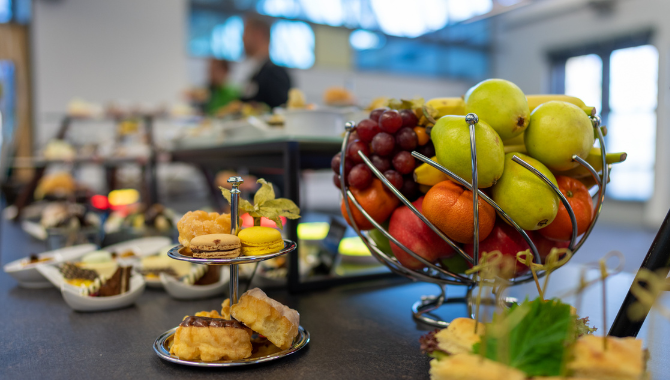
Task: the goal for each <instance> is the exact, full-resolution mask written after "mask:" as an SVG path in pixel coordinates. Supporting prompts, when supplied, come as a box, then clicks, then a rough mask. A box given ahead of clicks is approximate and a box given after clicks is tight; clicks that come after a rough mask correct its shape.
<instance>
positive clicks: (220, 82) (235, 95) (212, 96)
mask: <svg viewBox="0 0 670 380" xmlns="http://www.w3.org/2000/svg"><path fill="white" fill-rule="evenodd" d="M229 71H230V70H229V64H228V61H226V60H222V59H214V58H210V59H209V84H208V89H209V97H208V99H207V100H206V102H205V103H204V107H203V108H204V109H203V111H205V113H207V114H208V115H213V114H215V113H216V111H218V110H219V109H221V108H222V107H223V106H226V105H228V104H229V103H230V102H232V101H233V100H237V99H239V98H240V91H239V90H238V89H237V88H236V87H234V86H232V85H230V84H228V73H229Z"/></svg>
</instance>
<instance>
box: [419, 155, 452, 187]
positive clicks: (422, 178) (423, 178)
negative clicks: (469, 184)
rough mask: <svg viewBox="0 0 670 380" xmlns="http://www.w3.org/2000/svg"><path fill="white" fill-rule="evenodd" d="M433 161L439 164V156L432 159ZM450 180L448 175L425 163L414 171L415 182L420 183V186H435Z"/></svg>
mask: <svg viewBox="0 0 670 380" xmlns="http://www.w3.org/2000/svg"><path fill="white" fill-rule="evenodd" d="M431 160H433V161H435V162H437V156H436V157H433V158H431ZM448 179H449V176H448V175H446V174H444V173H442V172H441V171H439V170H437V169H435V168H434V167H432V166H430V165H428V164H427V163H425V162H424V163H423V164H421V165H419V166H418V167H417V168H416V169H414V182H416V183H418V184H419V185H426V186H433V185H435V184H437V183H440V182H442V181H446V180H448Z"/></svg>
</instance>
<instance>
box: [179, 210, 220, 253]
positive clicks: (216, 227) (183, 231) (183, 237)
mask: <svg viewBox="0 0 670 380" xmlns="http://www.w3.org/2000/svg"><path fill="white" fill-rule="evenodd" d="M177 230H179V244H181V245H182V246H183V247H184V249H182V252H183V253H184V254H186V255H189V256H190V255H191V254H192V253H191V250H190V246H191V240H192V239H193V238H194V237H196V236H200V235H209V234H227V233H230V214H219V213H216V212H209V213H208V212H205V211H202V210H198V211H189V212H187V213H186V214H185V215H184V216H182V217H181V219H179V222H177Z"/></svg>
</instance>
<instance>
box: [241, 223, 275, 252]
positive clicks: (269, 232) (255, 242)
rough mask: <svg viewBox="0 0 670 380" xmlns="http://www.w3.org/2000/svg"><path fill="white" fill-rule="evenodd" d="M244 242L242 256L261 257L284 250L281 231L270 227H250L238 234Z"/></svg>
mask: <svg viewBox="0 0 670 380" xmlns="http://www.w3.org/2000/svg"><path fill="white" fill-rule="evenodd" d="M237 237H238V238H240V241H241V242H242V254H243V255H245V256H259V255H266V254H268V253H274V252H277V251H280V250H282V249H284V240H283V239H282V237H281V234H280V233H279V231H277V230H275V229H274V228H270V227H258V226H256V227H249V228H245V229H243V230H242V231H240V232H239V233H238V234H237Z"/></svg>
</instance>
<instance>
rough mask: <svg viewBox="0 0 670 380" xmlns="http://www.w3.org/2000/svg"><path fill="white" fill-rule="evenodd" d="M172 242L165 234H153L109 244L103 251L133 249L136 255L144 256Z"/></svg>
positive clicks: (154, 252) (118, 251)
mask: <svg viewBox="0 0 670 380" xmlns="http://www.w3.org/2000/svg"><path fill="white" fill-rule="evenodd" d="M171 243H172V240H171V239H170V238H168V237H165V236H153V237H146V238H139V239H134V240H128V241H124V242H121V243H117V244H112V245H108V246H107V247H104V248H102V250H103V251H108V252H115V253H123V252H125V251H133V253H134V254H135V256H137V257H144V256H151V255H154V254H156V253H158V251H160V249H161V248H163V247H165V246H166V245H169V244H171Z"/></svg>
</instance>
